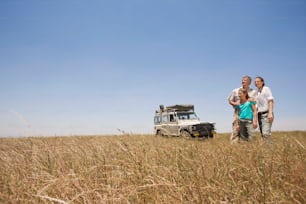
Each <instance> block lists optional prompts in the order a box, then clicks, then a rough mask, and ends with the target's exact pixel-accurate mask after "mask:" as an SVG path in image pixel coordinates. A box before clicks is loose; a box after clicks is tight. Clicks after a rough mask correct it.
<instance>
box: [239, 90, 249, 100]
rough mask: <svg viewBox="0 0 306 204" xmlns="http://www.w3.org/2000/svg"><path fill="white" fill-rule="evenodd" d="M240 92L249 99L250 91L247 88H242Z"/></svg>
mask: <svg viewBox="0 0 306 204" xmlns="http://www.w3.org/2000/svg"><path fill="white" fill-rule="evenodd" d="M239 91H241V92H242V93H243V94H245V95H246V99H249V94H248V90H247V89H245V88H240V89H239Z"/></svg>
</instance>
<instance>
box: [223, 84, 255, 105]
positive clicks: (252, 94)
mask: <svg viewBox="0 0 306 204" xmlns="http://www.w3.org/2000/svg"><path fill="white" fill-rule="evenodd" d="M241 88H242V87H239V88H235V89H233V90H232V92H231V93H230V95H229V96H228V98H227V99H228V101H233V102H237V101H239V89H241ZM248 96H249V97H250V98H253V99H255V98H256V91H255V90H254V89H252V88H249V89H248Z"/></svg>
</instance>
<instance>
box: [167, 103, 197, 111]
mask: <svg viewBox="0 0 306 204" xmlns="http://www.w3.org/2000/svg"><path fill="white" fill-rule="evenodd" d="M166 110H168V111H169V110H172V111H194V105H191V104H183V105H173V106H167V107H166Z"/></svg>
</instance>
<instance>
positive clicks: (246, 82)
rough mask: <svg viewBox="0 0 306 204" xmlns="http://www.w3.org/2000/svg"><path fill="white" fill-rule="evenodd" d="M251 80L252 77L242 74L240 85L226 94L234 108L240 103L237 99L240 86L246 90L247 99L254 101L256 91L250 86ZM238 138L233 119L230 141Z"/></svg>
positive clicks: (232, 141) (238, 134) (236, 140)
mask: <svg viewBox="0 0 306 204" xmlns="http://www.w3.org/2000/svg"><path fill="white" fill-rule="evenodd" d="M251 82H252V78H251V77H250V76H243V77H242V81H241V83H242V87H239V88H235V89H233V90H232V92H231V93H230V95H229V96H228V98H227V100H228V102H229V104H230V105H231V106H232V107H233V108H234V109H235V106H237V105H239V104H240V101H239V89H240V88H244V89H246V90H247V91H248V100H249V101H254V99H255V97H256V91H255V90H253V89H252V88H250V84H251ZM239 138H240V132H239V130H237V129H236V127H235V120H234V122H233V123H232V135H231V138H230V141H231V143H235V142H238V141H239Z"/></svg>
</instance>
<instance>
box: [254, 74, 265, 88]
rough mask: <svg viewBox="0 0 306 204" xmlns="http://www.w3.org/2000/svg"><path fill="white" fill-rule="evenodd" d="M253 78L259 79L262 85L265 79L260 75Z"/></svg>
mask: <svg viewBox="0 0 306 204" xmlns="http://www.w3.org/2000/svg"><path fill="white" fill-rule="evenodd" d="M255 79H259V80H260V81H261V82H262V86H265V80H264V79H263V78H262V77H261V76H257V77H256V78H255Z"/></svg>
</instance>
